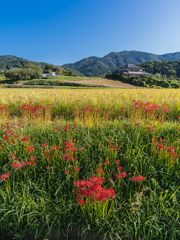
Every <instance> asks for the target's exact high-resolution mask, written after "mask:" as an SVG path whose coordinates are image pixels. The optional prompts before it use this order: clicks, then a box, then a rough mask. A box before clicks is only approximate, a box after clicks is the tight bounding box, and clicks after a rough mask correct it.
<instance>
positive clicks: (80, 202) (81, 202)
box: [77, 199, 86, 205]
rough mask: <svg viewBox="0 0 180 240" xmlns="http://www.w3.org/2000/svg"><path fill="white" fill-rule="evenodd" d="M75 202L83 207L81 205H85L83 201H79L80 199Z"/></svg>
mask: <svg viewBox="0 0 180 240" xmlns="http://www.w3.org/2000/svg"><path fill="white" fill-rule="evenodd" d="M77 202H78V203H79V204H81V205H83V204H85V203H86V202H85V201H83V200H80V199H79V200H78V199H77Z"/></svg>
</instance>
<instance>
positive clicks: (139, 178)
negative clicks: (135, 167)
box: [130, 176, 146, 182]
mask: <svg viewBox="0 0 180 240" xmlns="http://www.w3.org/2000/svg"><path fill="white" fill-rule="evenodd" d="M145 179H146V178H145V177H143V176H136V177H133V178H131V179H130V180H131V181H133V182H140V181H144V180H145Z"/></svg>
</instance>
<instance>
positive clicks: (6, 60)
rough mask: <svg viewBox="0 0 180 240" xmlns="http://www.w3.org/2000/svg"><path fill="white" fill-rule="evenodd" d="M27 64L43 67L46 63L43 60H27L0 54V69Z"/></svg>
mask: <svg viewBox="0 0 180 240" xmlns="http://www.w3.org/2000/svg"><path fill="white" fill-rule="evenodd" d="M29 64H33V65H37V66H40V67H41V68H42V69H44V68H45V66H46V65H47V63H44V62H35V61H29V60H27V59H24V58H19V57H16V56H11V55H5V56H0V70H9V69H11V68H23V67H24V66H26V65H29Z"/></svg>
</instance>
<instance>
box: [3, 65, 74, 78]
mask: <svg viewBox="0 0 180 240" xmlns="http://www.w3.org/2000/svg"><path fill="white" fill-rule="evenodd" d="M43 72H45V73H51V72H56V74H57V75H64V76H77V74H75V73H74V72H73V71H66V70H62V69H60V68H58V67H54V66H53V65H51V64H47V65H46V66H45V69H44V71H43V69H42V68H41V67H40V66H38V65H33V64H29V65H25V66H24V67H23V68H12V69H9V70H6V71H3V70H1V73H2V74H4V76H5V77H6V79H13V80H32V79H41V78H42V73H43Z"/></svg>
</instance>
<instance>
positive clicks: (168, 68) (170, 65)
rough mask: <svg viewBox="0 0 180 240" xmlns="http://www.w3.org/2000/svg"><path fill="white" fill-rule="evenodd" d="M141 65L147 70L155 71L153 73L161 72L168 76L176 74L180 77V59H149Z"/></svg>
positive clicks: (175, 75)
mask: <svg viewBox="0 0 180 240" xmlns="http://www.w3.org/2000/svg"><path fill="white" fill-rule="evenodd" d="M139 66H141V67H144V68H145V71H146V72H150V73H151V72H153V74H156V73H160V74H161V75H166V76H167V77H170V76H174V77H178V78H180V60H175V61H169V60H166V61H158V62H155V61H148V62H145V63H141V64H139Z"/></svg>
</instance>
